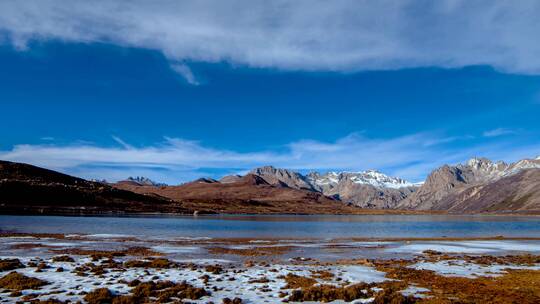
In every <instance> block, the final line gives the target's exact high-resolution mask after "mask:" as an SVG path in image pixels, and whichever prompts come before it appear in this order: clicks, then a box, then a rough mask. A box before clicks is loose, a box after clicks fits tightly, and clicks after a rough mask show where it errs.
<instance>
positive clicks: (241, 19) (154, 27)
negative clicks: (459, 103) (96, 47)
mask: <svg viewBox="0 0 540 304" xmlns="http://www.w3.org/2000/svg"><path fill="white" fill-rule="evenodd" d="M539 12H540V2H538V1H536V0H520V1H504V0H495V1H493V0H477V1H468V0H440V1H416V0H381V1H368V0H336V1H322V0H321V1H316V0H298V1H285V0H277V1H257V0H255V1H253V0H243V1H242V0H236V1H234V0H233V1H219V0H215V1H173V0H169V1H167V0H161V1H159V0H158V1H143V0H138V1H120V0H98V1H86V0H72V1H62V0H25V1H19V0H3V1H0V33H1V32H4V33H7V35H8V36H9V40H10V41H11V43H12V44H13V45H14V46H15V47H17V48H18V49H21V50H24V49H25V48H27V47H28V41H30V40H49V39H58V40H61V41H67V42H82V43H91V42H106V43H113V44H118V45H122V46H129V47H140V48H148V49H154V50H158V51H161V52H163V54H165V56H167V57H168V58H169V59H170V60H171V62H184V61H185V60H194V61H206V62H218V61H227V62H230V63H233V64H241V65H248V66H253V67H270V68H278V69H285V70H297V69H299V70H330V71H354V70H366V69H397V68H404V67H419V66H441V67H461V66H466V65H478V64H488V65H492V66H494V67H496V68H498V69H501V70H504V71H510V72H517V73H533V74H538V73H539V72H540V56H538V54H539V53H540V39H537V38H538V37H537V36H538V28H540V13H539ZM1 40H2V39H0V41H1ZM173 68H174V66H173ZM185 71H186V69H185V68H183V67H182V66H180V73H184V74H185V75H189V73H185ZM190 77H191V76H188V77H186V79H187V80H188V81H190V80H189V79H190Z"/></svg>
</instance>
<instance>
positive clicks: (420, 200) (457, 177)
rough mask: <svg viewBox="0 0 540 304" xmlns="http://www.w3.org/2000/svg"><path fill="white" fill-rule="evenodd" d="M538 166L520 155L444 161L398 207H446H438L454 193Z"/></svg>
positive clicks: (539, 166)
mask: <svg viewBox="0 0 540 304" xmlns="http://www.w3.org/2000/svg"><path fill="white" fill-rule="evenodd" d="M535 168H540V159H538V158H536V159H523V160H520V161H517V162H515V163H511V164H507V163H505V162H502V161H498V162H493V161H491V160H489V159H487V158H478V157H475V158H472V159H470V160H469V161H467V162H466V163H464V164H458V165H456V166H450V165H444V166H442V167H440V168H438V169H436V170H434V171H433V172H431V174H430V175H429V176H428V178H427V179H426V182H425V183H424V184H423V185H422V187H420V188H419V189H418V191H416V192H415V193H414V194H413V195H411V196H409V197H407V198H406V199H404V200H403V201H402V202H400V203H399V205H398V208H409V209H421V210H432V209H436V210H438V209H441V208H443V209H444V208H449V207H448V206H446V205H445V206H444V207H440V205H441V204H443V203H445V204H448V205H451V203H457V199H456V200H455V202H451V203H447V202H446V201H448V197H452V196H455V195H456V194H458V193H461V192H463V191H465V190H467V189H472V188H473V187H475V188H477V187H479V186H482V185H487V184H491V183H494V182H497V181H499V180H502V179H506V178H509V177H512V176H514V175H517V174H520V173H521V172H523V171H524V170H526V169H535Z"/></svg>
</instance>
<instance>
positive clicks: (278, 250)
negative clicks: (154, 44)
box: [208, 246, 292, 257]
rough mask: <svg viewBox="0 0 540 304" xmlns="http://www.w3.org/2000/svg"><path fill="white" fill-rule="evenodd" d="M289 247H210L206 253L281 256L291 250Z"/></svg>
mask: <svg viewBox="0 0 540 304" xmlns="http://www.w3.org/2000/svg"><path fill="white" fill-rule="evenodd" d="M291 248H292V247H290V246H276V247H253V248H245V249H244V248H242V249H238V248H224V247H211V248H209V249H208V252H209V253H211V254H231V255H241V256H251V257H254V256H268V255H282V254H285V253H287V252H289V251H290V250H291Z"/></svg>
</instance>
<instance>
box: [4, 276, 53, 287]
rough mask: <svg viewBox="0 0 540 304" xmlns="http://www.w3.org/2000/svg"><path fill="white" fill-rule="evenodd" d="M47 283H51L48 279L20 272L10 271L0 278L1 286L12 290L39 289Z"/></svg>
mask: <svg viewBox="0 0 540 304" xmlns="http://www.w3.org/2000/svg"><path fill="white" fill-rule="evenodd" d="M47 284H49V283H48V282H46V281H43V280H40V279H37V278H31V277H27V276H25V275H22V274H20V273H18V272H10V273H8V274H7V275H5V276H3V277H2V278H0V287H2V288H5V289H11V290H25V289H39V287H41V286H43V285H47Z"/></svg>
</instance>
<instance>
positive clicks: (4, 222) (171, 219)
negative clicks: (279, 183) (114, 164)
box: [0, 215, 540, 239]
mask: <svg viewBox="0 0 540 304" xmlns="http://www.w3.org/2000/svg"><path fill="white" fill-rule="evenodd" d="M0 230H1V231H17V232H28V233H64V234H70V233H80V234H105V235H106V234H114V235H133V236H139V237H144V236H147V237H156V236H159V237H211V238H227V237H231V238H233V237H260V238H264V237H278V238H321V239H324V238H342V237H374V238H395V237H400V238H408V237H445V236H446V237H491V236H505V237H539V236H540V217H535V216H482V215H322V216H321V215H302V216H295V215H278V216H276V215H219V216H196V217H193V216H92V217H77V216H15V215H0Z"/></svg>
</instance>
